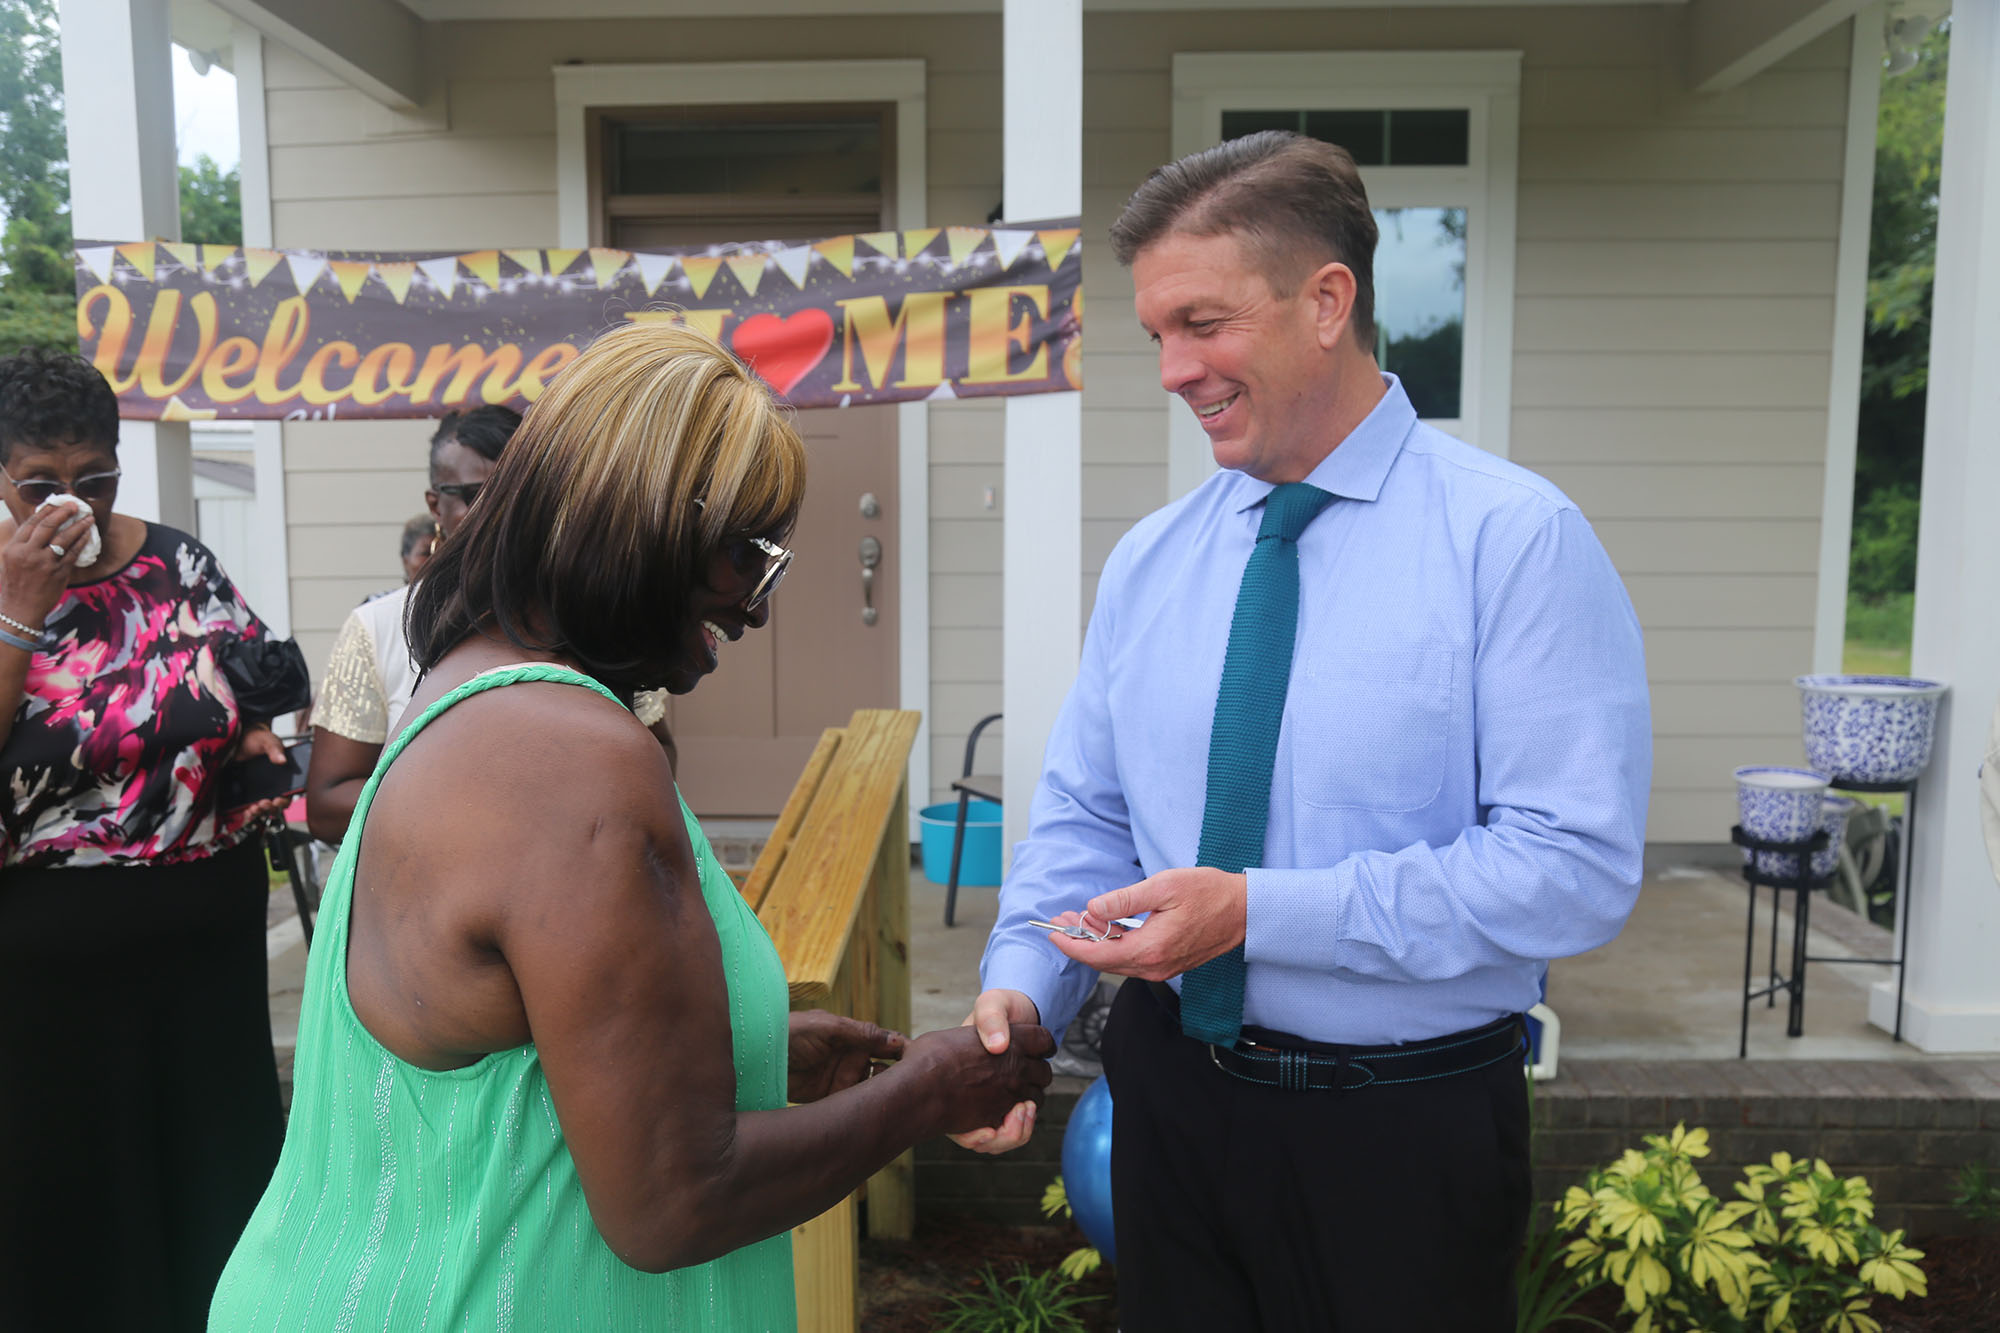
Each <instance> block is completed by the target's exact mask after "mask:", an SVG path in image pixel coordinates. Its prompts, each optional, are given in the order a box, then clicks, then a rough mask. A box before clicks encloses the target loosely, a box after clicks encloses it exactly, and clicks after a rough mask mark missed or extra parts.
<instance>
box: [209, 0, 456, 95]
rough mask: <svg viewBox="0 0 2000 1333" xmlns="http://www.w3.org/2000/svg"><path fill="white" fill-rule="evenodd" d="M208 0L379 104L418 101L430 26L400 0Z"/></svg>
mask: <svg viewBox="0 0 2000 1333" xmlns="http://www.w3.org/2000/svg"><path fill="white" fill-rule="evenodd" d="M211 3H212V4H213V5H214V6H215V8H217V9H219V10H221V11H222V12H223V13H225V14H228V15H230V16H231V17H233V18H237V19H241V20H242V21H243V22H245V23H247V24H249V25H250V26H251V27H253V28H255V29H256V30H257V31H258V32H260V33H262V34H263V35H264V36H266V37H269V38H271V39H272V40H274V41H278V42H282V43H283V44H284V45H286V46H288V47H290V48H291V49H292V50H294V51H296V52H298V53H299V54H300V55H301V56H304V57H305V58H306V59H307V60H310V61H312V62H313V63H314V64H315V65H318V66H320V67H321V68H322V69H324V70H326V71H327V72H328V73H330V74H333V75H336V76H338V77H339V78H341V79H342V80H344V81H346V82H347V83H348V84H350V85H351V86H353V87H354V88H356V89H359V90H360V91H361V92H363V93H366V94H367V95H368V96H370V97H372V98H374V99H375V100H376V101H378V102H380V103H381V104H382V105H383V106H386V107H390V108H392V109H394V110H398V111H411V110H415V109H417V108H418V107H420V106H421V105H422V104H423V102H424V97H425V94H426V92H427V89H426V87H425V81H424V47H425V44H426V32H427V29H428V28H429V26H430V25H429V24H428V23H427V22H425V20H424V19H423V18H422V17H420V16H419V15H417V14H416V13H414V12H413V11H412V10H411V9H410V8H409V7H408V6H406V5H404V4H402V3H400V0H337V2H336V0H211ZM480 17H491V16H490V15H480Z"/></svg>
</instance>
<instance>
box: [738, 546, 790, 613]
mask: <svg viewBox="0 0 2000 1333" xmlns="http://www.w3.org/2000/svg"><path fill="white" fill-rule="evenodd" d="M753 548H754V550H755V551H757V552H759V553H761V554H762V555H763V558H764V573H763V576H762V577H760V578H759V579H758V580H757V586H756V587H754V588H752V589H751V590H750V595H749V596H748V597H745V598H744V599H743V609H744V610H745V611H755V610H756V609H757V608H758V607H760V606H762V605H763V604H764V603H766V602H768V601H770V600H771V594H772V593H774V592H776V591H777V590H778V585H779V584H780V583H783V582H784V581H785V571H786V570H788V569H790V568H791V567H792V553H791V552H790V551H788V550H786V549H785V548H784V547H782V546H780V545H778V544H777V543H776V542H774V541H771V540H769V539H768V538H765V537H743V538H739V539H738V540H737V541H735V542H733V543H731V544H730V549H729V559H730V563H731V564H733V565H735V566H736V567H737V568H738V569H739V570H742V571H743V572H744V573H746V574H747V573H749V572H750V571H751V570H752V569H754V568H756V556H754V555H752V554H751V552H752V550H753Z"/></svg>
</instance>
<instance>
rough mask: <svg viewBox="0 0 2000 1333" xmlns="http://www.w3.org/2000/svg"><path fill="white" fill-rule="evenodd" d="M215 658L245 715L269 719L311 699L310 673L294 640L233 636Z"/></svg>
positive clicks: (309, 701) (302, 706) (282, 714)
mask: <svg viewBox="0 0 2000 1333" xmlns="http://www.w3.org/2000/svg"><path fill="white" fill-rule="evenodd" d="M215 662H216V665H217V666H218V667H220V668H221V669H222V675H223V678H224V679H225V680H227V681H228V682H229V688H230V689H231V690H232V691H233V692H234V693H235V695H236V707H237V709H238V710H239V711H240V712H241V713H242V715H243V716H244V717H246V718H255V719H258V720H261V721H269V720H270V719H272V718H274V717H283V716H284V715H285V714H286V713H296V712H298V711H299V709H301V708H304V707H305V706H306V705H307V704H309V703H311V702H312V675H311V673H310V672H309V671H307V669H306V655H305V654H304V653H303V652H301V651H299V645H298V643H297V641H296V640H293V639H273V638H262V639H234V640H231V641H230V642H229V643H228V644H227V645H225V646H224V647H223V648H222V649H221V650H220V651H219V652H217V653H216V655H215Z"/></svg>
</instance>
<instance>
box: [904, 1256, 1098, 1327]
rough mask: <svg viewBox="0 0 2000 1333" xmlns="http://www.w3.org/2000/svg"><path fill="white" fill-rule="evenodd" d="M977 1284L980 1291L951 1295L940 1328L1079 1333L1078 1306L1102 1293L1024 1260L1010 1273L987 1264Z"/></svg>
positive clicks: (1085, 1303)
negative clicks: (1082, 1292) (1081, 1290)
mask: <svg viewBox="0 0 2000 1333" xmlns="http://www.w3.org/2000/svg"><path fill="white" fill-rule="evenodd" d="M979 1284H980V1290H979V1291H977V1292H973V1293H970V1294H968V1295H964V1296H954V1297H953V1298H952V1301H951V1307H950V1310H949V1312H948V1314H949V1317H948V1318H947V1319H946V1320H945V1322H944V1323H942V1324H940V1325H938V1330H939V1333H1083V1328H1084V1324H1083V1320H1082V1319H1081V1318H1080V1317H1079V1316H1078V1315H1077V1313H1076V1311H1077V1307H1079V1306H1083V1305H1088V1304H1090V1302H1092V1301H1095V1300H1099V1299H1101V1298H1100V1297H1096V1296H1079V1295H1076V1294H1075V1293H1073V1292H1071V1291H1070V1286H1071V1285H1072V1284H1071V1281H1070V1279H1069V1278H1067V1277H1065V1276H1063V1275H1062V1274H1061V1273H1059V1272H1057V1273H1039V1274H1036V1273H1030V1272H1029V1271H1028V1268H1027V1265H1026V1264H1016V1265H1015V1268H1014V1276H1012V1277H1009V1278H1002V1277H999V1276H996V1275H995V1274H994V1272H993V1269H992V1266H991V1265H988V1266H987V1267H985V1268H982V1269H980V1270H979Z"/></svg>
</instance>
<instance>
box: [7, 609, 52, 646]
mask: <svg viewBox="0 0 2000 1333" xmlns="http://www.w3.org/2000/svg"><path fill="white" fill-rule="evenodd" d="M0 625H5V626H6V627H7V628H8V629H17V630H19V631H21V633H23V634H25V635H27V636H28V637H29V638H31V639H39V638H41V637H42V635H43V634H44V633H46V631H45V630H39V629H36V628H35V627H34V626H33V625H23V624H22V623H21V622H20V621H18V620H16V619H14V617H12V616H10V615H8V614H7V613H6V612H5V611H0Z"/></svg>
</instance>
